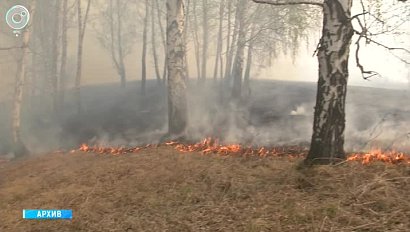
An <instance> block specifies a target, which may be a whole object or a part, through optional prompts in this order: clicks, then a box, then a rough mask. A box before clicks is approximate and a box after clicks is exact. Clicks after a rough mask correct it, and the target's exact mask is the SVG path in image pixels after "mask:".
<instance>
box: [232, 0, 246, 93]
mask: <svg viewBox="0 0 410 232" xmlns="http://www.w3.org/2000/svg"><path fill="white" fill-rule="evenodd" d="M246 2H247V0H240V1H239V5H238V9H237V17H236V19H237V20H238V21H237V22H236V24H238V37H239V39H238V40H237V52H236V56H235V62H234V67H233V71H232V76H233V78H234V79H233V88H232V99H233V100H234V101H240V100H241V92H242V76H243V63H244V58H245V43H246V31H245V16H246V15H245V9H246Z"/></svg>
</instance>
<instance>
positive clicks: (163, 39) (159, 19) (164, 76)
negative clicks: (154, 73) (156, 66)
mask: <svg viewBox="0 0 410 232" xmlns="http://www.w3.org/2000/svg"><path fill="white" fill-rule="evenodd" d="M155 3H156V7H157V16H158V25H159V29H160V31H161V39H162V43H163V45H164V53H165V59H164V69H163V72H162V80H163V82H164V83H165V81H166V79H167V78H166V77H167V67H168V63H167V62H168V58H167V41H166V38H165V33H166V32H165V31H164V27H163V26H162V19H161V10H160V7H159V2H158V0H155Z"/></svg>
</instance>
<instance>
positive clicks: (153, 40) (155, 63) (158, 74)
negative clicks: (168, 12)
mask: <svg viewBox="0 0 410 232" xmlns="http://www.w3.org/2000/svg"><path fill="white" fill-rule="evenodd" d="M155 29H156V28H155V12H154V5H153V4H152V5H151V43H152V56H153V58H154V68H155V75H156V77H157V83H158V84H161V74H160V71H159V66H158V54H157V42H156V41H157V40H156V39H155V38H156V37H155V32H156V31H155Z"/></svg>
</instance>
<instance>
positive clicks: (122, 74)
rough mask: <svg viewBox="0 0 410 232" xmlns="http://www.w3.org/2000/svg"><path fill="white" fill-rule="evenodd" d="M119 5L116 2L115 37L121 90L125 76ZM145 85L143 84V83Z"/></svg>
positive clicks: (125, 81)
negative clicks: (116, 38) (116, 24)
mask: <svg viewBox="0 0 410 232" xmlns="http://www.w3.org/2000/svg"><path fill="white" fill-rule="evenodd" d="M121 15H122V12H121V4H120V0H117V23H118V27H117V37H118V47H117V48H118V58H119V59H118V61H119V67H120V70H119V74H120V79H121V88H125V86H126V84H127V75H126V70H125V64H124V54H123V48H122V21H121ZM144 85H145V83H144Z"/></svg>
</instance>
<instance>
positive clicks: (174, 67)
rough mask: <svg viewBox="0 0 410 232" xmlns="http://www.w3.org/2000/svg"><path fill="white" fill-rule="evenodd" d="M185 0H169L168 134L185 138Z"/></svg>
mask: <svg viewBox="0 0 410 232" xmlns="http://www.w3.org/2000/svg"><path fill="white" fill-rule="evenodd" d="M184 11H185V8H184V0H167V54H168V56H167V57H168V122H169V124H168V134H169V135H170V136H171V137H180V136H184V134H185V131H186V127H187V117H188V115H187V99H186V83H185V82H186V76H185V65H186V63H185V52H186V51H185V46H186V45H185V40H184V30H185V14H184Z"/></svg>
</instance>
